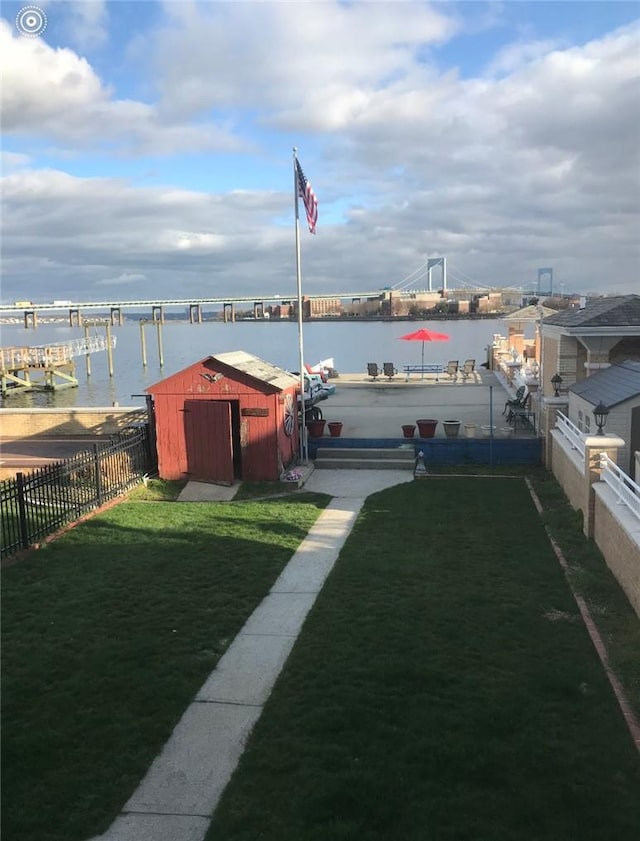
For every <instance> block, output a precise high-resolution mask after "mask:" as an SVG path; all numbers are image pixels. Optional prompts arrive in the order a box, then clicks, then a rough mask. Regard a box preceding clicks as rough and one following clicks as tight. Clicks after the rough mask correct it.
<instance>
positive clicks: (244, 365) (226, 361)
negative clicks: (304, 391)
mask: <svg viewBox="0 0 640 841" xmlns="http://www.w3.org/2000/svg"><path fill="white" fill-rule="evenodd" d="M211 359H215V360H216V362H222V364H223V365H229V367H231V368H235V369H236V370H237V371H242V372H243V373H244V374H247V375H248V376H250V377H253V379H254V380H259V381H260V382H263V383H267V384H268V385H270V386H273V387H274V388H277V389H279V390H281V391H282V390H283V389H285V388H290V387H291V386H292V385H296V384H299V383H300V377H295V376H294V375H293V374H290V373H289V372H288V371H285V370H283V369H282V368H278V366H277V365H273V364H272V363H271V362H265V361H264V359H260V358H259V357H257V356H254V355H253V354H252V353H246V352H245V351H244V350H234V351H231V352H230V353H217V354H215V356H212V357H211Z"/></svg>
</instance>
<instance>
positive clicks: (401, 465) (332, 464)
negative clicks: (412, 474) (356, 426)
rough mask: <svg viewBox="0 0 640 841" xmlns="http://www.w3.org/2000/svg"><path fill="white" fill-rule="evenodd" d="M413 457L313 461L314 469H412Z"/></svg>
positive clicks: (323, 459)
mask: <svg viewBox="0 0 640 841" xmlns="http://www.w3.org/2000/svg"><path fill="white" fill-rule="evenodd" d="M413 463H414V462H413V459H411V461H407V460H406V459H390V458H388V459H381V460H380V461H374V460H373V459H364V460H363V459H357V458H353V459H350V458H322V459H317V460H316V462H315V467H316V470H413Z"/></svg>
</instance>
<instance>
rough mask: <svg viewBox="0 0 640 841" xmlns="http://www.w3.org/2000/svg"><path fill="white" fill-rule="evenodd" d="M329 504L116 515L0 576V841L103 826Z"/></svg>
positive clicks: (137, 509) (75, 833) (63, 836)
mask: <svg viewBox="0 0 640 841" xmlns="http://www.w3.org/2000/svg"><path fill="white" fill-rule="evenodd" d="M326 502H327V498H326V497H319V496H311V495H306V496H304V497H300V498H299V499H295V500H293V501H281V500H278V501H271V502H268V503H260V504H258V503H251V504H247V505H246V506H245V505H238V504H216V505H203V504H202V503H196V504H192V505H191V504H189V503H184V504H182V503H181V504H180V505H175V504H173V503H157V504H154V505H140V504H138V503H132V504H129V503H123V504H121V505H119V506H116V507H115V508H113V509H111V510H109V511H107V512H105V513H103V514H101V515H99V516H97V517H95V518H94V519H92V520H89V521H87V522H85V523H83V524H82V525H80V526H78V527H77V528H75V529H73V530H72V531H70V532H68V533H67V534H66V535H65V536H64V537H63V538H61V539H60V540H58V541H56V542H54V543H52V544H50V545H49V546H47V547H46V548H45V549H43V550H40V551H39V552H36V553H34V554H33V555H32V556H31V557H30V558H28V559H27V560H24V561H22V562H21V563H19V564H16V565H14V566H12V567H10V568H7V569H5V570H4V571H3V574H2V577H3V587H2V617H3V738H2V760H3V767H4V769H5V774H4V778H3V786H2V798H3V809H2V825H3V837H4V838H7V839H17V838H25V839H26V838H29V839H37V840H38V841H54V839H55V841H74V839H78V841H86V838H87V837H88V836H90V835H92V834H94V833H96V832H100V831H103V830H104V829H106V828H107V826H108V825H109V824H110V822H111V821H112V820H113V819H114V818H115V816H116V814H117V813H118V812H119V810H120V809H121V808H122V806H123V804H124V802H125V801H126V800H127V798H128V797H129V796H130V795H131V793H132V792H133V790H134V789H135V787H136V785H137V784H138V782H139V780H140V779H141V777H142V776H143V775H144V773H145V772H146V770H147V767H148V766H149V764H150V763H151V761H152V759H153V758H154V756H155V755H156V754H157V753H158V751H159V750H160V748H161V747H162V745H163V744H164V742H165V741H166V739H167V738H168V736H169V735H170V733H171V731H172V729H173V727H174V726H175V724H176V723H177V721H178V720H179V718H180V716H181V715H182V713H183V712H184V709H185V708H186V706H187V704H188V703H189V702H190V700H191V699H192V698H193V696H194V695H195V693H196V691H197V690H198V688H199V687H200V686H201V685H202V683H203V682H204V680H205V679H206V677H207V676H208V674H209V673H210V672H211V670H212V669H213V668H214V666H215V664H216V662H217V661H218V659H219V657H220V656H221V655H222V654H223V653H224V651H225V650H226V648H227V646H228V644H229V643H230V641H231V640H232V639H233V637H234V636H235V635H236V634H237V632H238V631H239V630H240V628H241V627H242V625H243V624H244V622H245V621H246V619H247V618H248V616H249V615H250V614H251V612H252V611H253V610H254V609H255V607H256V606H257V605H258V604H259V603H260V601H261V600H262V598H263V597H264V596H265V595H266V593H267V592H268V590H269V588H270V586H271V585H272V583H273V581H274V580H275V578H276V577H277V576H278V574H279V573H280V571H281V570H282V569H283V568H284V566H285V565H286V563H287V562H288V560H289V559H290V557H291V555H292V553H293V552H294V551H295V549H296V548H297V546H298V544H299V543H300V541H301V540H302V538H303V537H304V536H305V535H306V533H307V531H308V528H309V527H310V525H311V524H312V523H313V522H314V520H315V519H316V517H317V516H318V514H319V512H320V510H321V508H323V507H324V505H325V504H326ZM7 769H11V771H10V773H7ZM33 804H37V808H34V806H33Z"/></svg>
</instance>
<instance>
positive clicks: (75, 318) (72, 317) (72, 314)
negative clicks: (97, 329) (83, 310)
mask: <svg viewBox="0 0 640 841" xmlns="http://www.w3.org/2000/svg"><path fill="white" fill-rule="evenodd" d="M81 326H82V315H81V314H80V310H79V309H70V310H69V327H81Z"/></svg>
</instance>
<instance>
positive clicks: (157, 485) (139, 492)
mask: <svg viewBox="0 0 640 841" xmlns="http://www.w3.org/2000/svg"><path fill="white" fill-rule="evenodd" d="M186 484H187V483H186V481H182V480H180V481H177V480H172V479H149V480H148V481H147V484H146V485H144V484H142V485H137V486H136V487H135V488H133V490H131V491H130V492H129V493H128V494H127V499H128V500H129V501H130V502H172V501H173V500H176V499H177V498H178V497H179V496H180V491H181V490H182V489H183V488H184V486H185V485H186Z"/></svg>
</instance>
